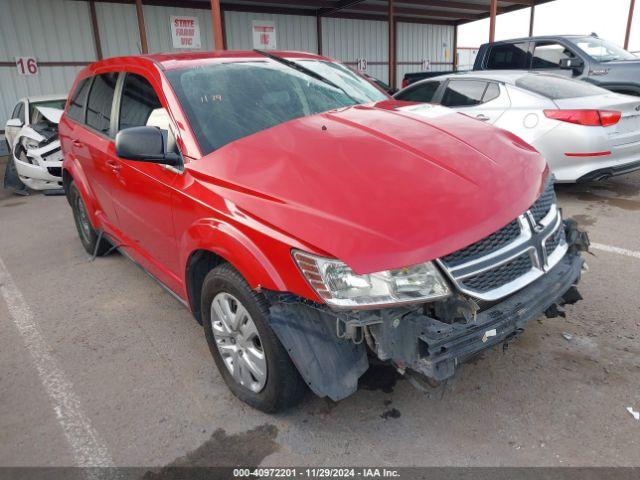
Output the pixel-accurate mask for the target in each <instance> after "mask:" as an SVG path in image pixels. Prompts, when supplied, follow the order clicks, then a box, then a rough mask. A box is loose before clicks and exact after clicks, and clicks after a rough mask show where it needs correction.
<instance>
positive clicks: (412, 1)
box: [145, 0, 553, 25]
mask: <svg viewBox="0 0 640 480" xmlns="http://www.w3.org/2000/svg"><path fill="white" fill-rule="evenodd" d="M205 1H206V0H205ZM551 1H553V0H499V1H498V14H501V13H506V12H511V11H514V10H520V9H522V8H528V7H531V6H533V5H540V4H543V3H548V2H551ZM145 3H146V2H145ZM220 4H221V7H222V9H223V10H227V11H233V10H236V11H237V10H246V11H256V8H258V9H260V10H262V11H264V12H265V13H266V12H270V11H271V12H273V13H297V14H303V15H320V16H326V17H338V18H356V19H368V20H386V19H387V16H388V9H389V7H388V1H386V0H298V1H297V2H296V1H291V0H264V1H262V0H220ZM490 6H491V0H396V1H394V15H395V18H396V20H397V21H399V22H412V23H434V24H444V25H461V24H464V23H469V22H473V21H475V20H481V19H483V18H487V17H489V9H490Z"/></svg>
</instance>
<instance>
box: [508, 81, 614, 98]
mask: <svg viewBox="0 0 640 480" xmlns="http://www.w3.org/2000/svg"><path fill="white" fill-rule="evenodd" d="M516 87H520V88H523V89H525V90H528V91H530V92H533V93H537V94H539V95H542V96H543V97H547V98H550V99H552V100H560V99H563V98H578V97H589V96H592V95H603V94H606V93H610V92H609V91H608V90H605V89H604V88H600V87H596V86H595V85H591V84H589V83H587V82H583V81H580V80H571V79H570V78H563V77H556V76H555V75H525V76H524V77H522V78H520V79H519V80H516Z"/></svg>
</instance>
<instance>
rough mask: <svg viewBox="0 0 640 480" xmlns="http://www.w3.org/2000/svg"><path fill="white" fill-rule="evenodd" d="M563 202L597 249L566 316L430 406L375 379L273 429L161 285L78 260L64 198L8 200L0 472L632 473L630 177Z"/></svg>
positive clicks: (638, 306)
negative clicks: (14, 297) (485, 469)
mask: <svg viewBox="0 0 640 480" xmlns="http://www.w3.org/2000/svg"><path fill="white" fill-rule="evenodd" d="M0 171H2V168H0ZM559 195H560V203H561V206H562V207H563V208H564V212H565V215H566V216H573V217H574V218H576V219H577V220H578V221H579V222H580V224H581V225H582V227H583V228H585V229H586V230H588V231H589V233H590V236H591V239H592V241H593V242H595V243H597V244H599V246H601V245H604V247H602V246H601V247H600V248H599V249H593V255H589V256H588V258H587V261H588V264H589V267H590V271H589V272H588V273H587V274H586V275H585V276H584V278H583V282H582V284H581V288H580V291H581V292H582V294H583V296H584V301H582V302H580V303H578V304H576V305H575V306H570V307H568V308H567V318H566V320H563V319H553V320H548V319H540V320H537V321H533V322H531V323H530V325H529V327H528V329H527V330H526V332H525V333H524V334H523V335H522V336H521V337H519V338H518V339H516V340H515V341H514V342H512V343H511V344H510V346H509V349H508V350H507V351H506V352H503V351H502V349H496V350H494V351H489V352H486V353H485V354H483V355H482V358H480V359H478V360H476V361H474V362H473V363H471V364H467V365H465V366H464V367H463V368H461V369H460V371H459V374H458V375H457V377H456V378H455V380H454V381H452V382H450V383H449V384H447V385H446V386H444V387H440V388H438V389H435V390H433V391H431V392H429V393H427V394H425V393H422V392H420V391H417V390H415V389H414V388H413V387H412V386H411V385H410V384H409V382H408V381H406V380H404V379H402V378H401V377H399V376H398V375H396V374H395V372H394V371H392V370H391V369H389V368H385V367H373V368H372V369H371V370H370V371H369V372H368V373H367V374H366V376H365V378H363V380H362V385H361V388H360V390H359V391H358V392H357V393H356V394H354V395H353V396H351V397H349V398H348V399H346V400H344V401H342V402H339V403H333V402H330V401H327V400H323V399H319V398H315V397H313V396H311V395H309V397H308V398H307V400H306V401H305V402H304V403H303V404H302V405H301V406H299V407H297V408H295V409H293V410H291V411H289V412H287V413H285V414H280V415H275V416H269V415H265V414H262V413H259V412H256V411H254V410H252V409H251V408H249V407H246V406H245V405H244V404H242V403H240V402H239V401H237V400H236V399H235V398H234V397H233V396H232V395H231V393H229V391H228V390H227V388H226V387H225V385H224V384H223V382H222V379H221V378H220V376H219V375H218V373H217V371H216V369H215V366H214V364H213V361H212V359H211V357H210V354H209V352H208V349H207V345H206V343H205V340H204V336H203V332H202V329H201V327H200V326H199V325H198V324H197V323H196V322H195V321H194V320H193V319H192V317H191V316H190V314H189V313H188V312H187V311H186V309H185V308H184V307H183V306H182V305H181V304H180V303H178V302H177V301H176V300H175V299H174V298H172V297H171V296H170V295H168V294H167V293H166V292H165V291H164V290H163V289H162V288H161V287H160V286H159V285H158V284H156V283H155V282H154V281H153V280H152V279H150V278H149V277H148V276H147V275H146V274H145V273H143V272H142V271H141V270H139V269H138V268H137V267H136V266H134V265H133V264H132V263H130V262H129V261H127V260H126V259H125V258H124V257H122V256H121V255H111V256H109V257H107V258H99V259H97V260H95V261H94V262H90V261H89V259H88V257H87V255H86V254H85V253H84V251H83V250H82V247H81V245H80V241H79V240H78V237H77V234H76V231H75V228H74V225H73V220H72V217H71V211H70V208H69V206H68V205H67V203H66V200H65V198H64V197H45V196H43V195H40V194H34V195H32V196H30V197H16V196H12V195H11V194H8V193H7V192H4V191H3V192H2V193H0V232H1V234H0V261H1V262H3V263H4V265H5V269H6V271H8V272H9V274H10V275H11V277H12V279H13V283H14V284H15V286H16V287H17V289H18V290H19V291H20V292H21V296H22V297H23V299H24V305H23V307H24V308H23V310H22V313H24V310H25V309H26V311H27V314H28V316H29V318H30V319H31V323H29V324H25V323H24V321H22V323H21V321H17V320H16V315H15V305H14V306H13V307H12V308H13V310H11V313H10V311H9V306H8V305H7V304H6V303H5V301H4V300H2V299H1V298H0V329H1V331H2V336H1V337H0V466H7V465H12V466H16V465H43V466H45V465H46V466H52V465H74V464H78V463H83V462H84V463H92V462H94V463H95V462H96V461H98V462H102V463H106V464H114V465H126V466H135V465H145V466H163V465H169V464H173V463H174V462H176V461H177V463H178V464H184V463H199V464H202V463H205V464H209V465H233V464H243V465H265V466H266V465H272V466H276V465H388V466H401V465H404V466H409V465H410V466H451V465H455V466H638V465H639V464H640V461H639V458H640V440H639V439H640V421H636V420H634V418H633V417H632V415H631V414H630V413H629V412H627V410H626V407H629V406H632V407H634V408H635V409H636V410H640V389H639V387H638V386H639V385H640V361H639V359H640V346H639V344H638V340H639V339H640V335H639V332H640V298H639V295H638V283H639V280H640V276H639V272H640V254H638V253H636V255H637V256H636V257H634V256H633V252H638V251H640V222H638V220H637V218H638V217H637V215H638V210H640V174H633V175H628V176H625V177H620V178H617V179H613V180H609V181H605V182H601V183H597V184H588V185H581V186H560V187H559ZM606 246H613V247H619V248H622V249H627V250H629V251H631V252H627V253H628V254H627V255H625V254H622V253H615V252H610V251H606V250H603V249H602V248H606ZM6 287H7V286H6V278H5V285H4V288H5V289H6ZM25 305H26V306H25ZM564 332H567V333H569V334H571V339H570V340H567V339H565V338H564V337H563V333H564ZM56 406H57V408H56ZM74 439H75V440H74ZM78 439H79V440H78ZM187 455H188V456H187ZM185 456H187V457H185Z"/></svg>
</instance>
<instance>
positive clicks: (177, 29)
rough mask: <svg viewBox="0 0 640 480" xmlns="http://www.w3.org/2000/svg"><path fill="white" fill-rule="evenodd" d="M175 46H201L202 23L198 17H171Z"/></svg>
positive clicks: (172, 37)
mask: <svg viewBox="0 0 640 480" xmlns="http://www.w3.org/2000/svg"><path fill="white" fill-rule="evenodd" d="M169 22H170V24H171V40H172V41H173V48H191V49H193V48H200V24H199V23H198V17H182V16H180V17H178V16H175V15H171V16H170V17H169Z"/></svg>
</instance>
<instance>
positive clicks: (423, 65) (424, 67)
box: [422, 60, 431, 71]
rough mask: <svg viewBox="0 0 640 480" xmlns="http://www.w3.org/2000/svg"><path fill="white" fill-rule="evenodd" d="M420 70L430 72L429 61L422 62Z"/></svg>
mask: <svg viewBox="0 0 640 480" xmlns="http://www.w3.org/2000/svg"><path fill="white" fill-rule="evenodd" d="M422 70H424V71H429V70H431V62H430V61H429V60H422Z"/></svg>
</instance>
